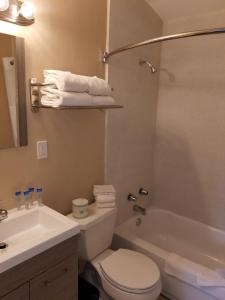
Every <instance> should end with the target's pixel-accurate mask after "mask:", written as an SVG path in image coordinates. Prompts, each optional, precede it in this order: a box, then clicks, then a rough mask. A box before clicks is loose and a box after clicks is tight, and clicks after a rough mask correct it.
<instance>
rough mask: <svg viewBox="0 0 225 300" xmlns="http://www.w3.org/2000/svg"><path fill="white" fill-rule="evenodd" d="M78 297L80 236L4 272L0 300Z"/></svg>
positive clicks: (66, 298) (0, 286)
mask: <svg viewBox="0 0 225 300" xmlns="http://www.w3.org/2000/svg"><path fill="white" fill-rule="evenodd" d="M50 299H52V300H78V256H77V237H73V238H70V239H68V240H66V241H64V242H62V243H61V244H58V245H56V246H54V247H53V248H51V249H48V250H47V251H45V252H43V253H41V254H39V255H37V256H35V257H33V258H31V259H29V260H27V261H25V262H23V263H22V264H20V265H17V266H16V267H14V268H12V269H10V270H8V271H6V272H4V273H1V274H0V300H50Z"/></svg>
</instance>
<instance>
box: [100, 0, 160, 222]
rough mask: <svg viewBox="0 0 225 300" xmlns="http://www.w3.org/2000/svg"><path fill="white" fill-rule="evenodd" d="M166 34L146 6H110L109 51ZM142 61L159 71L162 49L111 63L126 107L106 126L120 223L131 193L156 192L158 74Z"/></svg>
mask: <svg viewBox="0 0 225 300" xmlns="http://www.w3.org/2000/svg"><path fill="white" fill-rule="evenodd" d="M161 30H162V22H161V20H160V18H159V17H158V15H156V14H155V12H154V11H153V10H152V9H151V8H150V6H149V5H148V4H147V3H146V2H145V1H144V0H111V5H110V27H109V49H111V50H112V49H115V48H117V47H120V46H124V45H126V44H128V43H134V42H137V41H143V40H145V39H149V38H151V37H155V36H158V35H161ZM140 58H142V59H150V60H151V61H152V62H153V63H154V64H155V65H156V66H157V67H159V60H160V46H159V45H157V46H153V47H144V48H142V49H136V50H132V51H130V52H126V53H123V54H120V55H117V56H114V57H112V58H111V59H110V61H109V70H108V71H109V82H110V84H111V86H112V87H114V88H115V91H114V93H115V97H116V99H117V100H118V101H119V102H120V103H122V104H123V105H124V109H121V110H117V111H112V112H109V115H108V122H107V125H108V126H107V158H106V181H107V182H108V183H113V184H114V185H115V187H116V190H117V205H118V223H121V222H122V221H124V220H125V219H127V218H128V217H129V216H131V215H132V206H133V204H132V203H128V201H127V195H128V194H129V192H132V193H134V194H137V193H138V190H139V188H140V187H145V188H147V189H149V190H151V188H152V180H153V178H152V177H153V142H154V141H153V138H154V131H155V119H156V104H157V96H158V74H159V73H157V74H155V75H152V74H151V72H150V70H149V68H147V67H146V66H144V67H140V66H139V59H140ZM147 199H148V200H147V201H146V200H144V203H145V205H147V204H149V199H150V198H149V197H148V198H147Z"/></svg>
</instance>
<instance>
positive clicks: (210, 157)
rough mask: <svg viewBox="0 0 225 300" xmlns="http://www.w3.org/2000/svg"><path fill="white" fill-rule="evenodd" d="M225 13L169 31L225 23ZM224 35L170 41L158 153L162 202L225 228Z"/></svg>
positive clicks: (164, 50)
mask: <svg viewBox="0 0 225 300" xmlns="http://www.w3.org/2000/svg"><path fill="white" fill-rule="evenodd" d="M224 17H225V14H224V12H223V13H222V12H221V13H214V14H212V15H205V16H201V17H196V18H189V19H183V20H182V19H180V20H177V21H174V22H171V23H168V24H166V25H165V29H164V33H165V34H167V33H176V32H182V31H187V30H192V29H200V28H208V27H216V26H224ZM224 52H225V39H224V35H220V36H207V37H199V38H191V39H183V40H179V41H173V42H169V43H164V44H163V47H162V57H161V68H163V69H166V71H169V72H170V73H172V74H173V75H174V76H175V81H174V82H170V81H169V77H168V75H167V74H166V73H165V71H164V72H161V76H160V91H159V103H158V115H157V132H156V133H157V143H156V151H155V153H156V154H155V197H154V203H155V205H157V206H160V207H164V208H166V209H170V210H173V211H175V212H177V213H180V214H182V215H185V216H188V217H191V218H194V219H197V220H200V221H203V222H205V223H208V224H212V225H213V226H218V227H221V228H225V221H224V220H225V184H224V182H225V139H224V137H225V118H224V113H225V57H224Z"/></svg>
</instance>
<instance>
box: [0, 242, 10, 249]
mask: <svg viewBox="0 0 225 300" xmlns="http://www.w3.org/2000/svg"><path fill="white" fill-rule="evenodd" d="M7 247H8V244H6V243H4V242H2V243H0V249H5V248H7Z"/></svg>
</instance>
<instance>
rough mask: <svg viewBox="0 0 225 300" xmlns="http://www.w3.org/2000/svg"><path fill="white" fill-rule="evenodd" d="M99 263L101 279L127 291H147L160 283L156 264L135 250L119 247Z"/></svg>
mask: <svg viewBox="0 0 225 300" xmlns="http://www.w3.org/2000/svg"><path fill="white" fill-rule="evenodd" d="M99 264H100V269H101V273H102V276H103V279H104V280H106V281H107V282H108V283H110V285H112V286H114V287H115V288H116V289H119V290H121V291H124V292H127V293H131V294H145V293H149V292H151V291H152V290H154V289H155V288H157V287H158V285H159V283H160V272H159V269H158V267H157V265H156V264H155V263H154V262H153V261H152V260H151V259H150V258H148V257H146V256H145V255H143V254H141V253H138V252H135V251H131V250H126V249H119V250H117V251H115V252H114V253H113V254H111V255H110V256H108V257H107V258H106V259H104V260H102V261H101V262H99ZM160 284H161V283H160Z"/></svg>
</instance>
